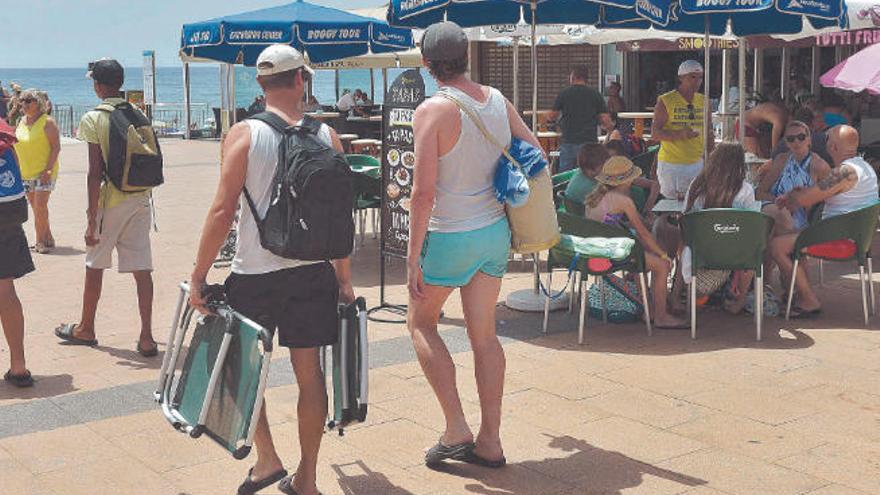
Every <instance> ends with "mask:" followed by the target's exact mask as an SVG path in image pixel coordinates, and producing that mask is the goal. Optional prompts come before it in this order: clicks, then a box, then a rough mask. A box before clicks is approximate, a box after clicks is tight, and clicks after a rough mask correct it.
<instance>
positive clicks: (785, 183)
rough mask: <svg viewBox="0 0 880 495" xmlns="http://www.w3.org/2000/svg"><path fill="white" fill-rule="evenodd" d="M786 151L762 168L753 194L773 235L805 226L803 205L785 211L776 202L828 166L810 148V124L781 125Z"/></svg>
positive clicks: (816, 177)
mask: <svg viewBox="0 0 880 495" xmlns="http://www.w3.org/2000/svg"><path fill="white" fill-rule="evenodd" d="M784 136H785V138H784V140H785V144H786V146H787V147H788V150H789V151H788V152H787V153H782V154H780V155H779V156H777V157H776V158H775V159H774V160H773V161H772V162H770V163H769V165H767V166H766V167H762V169H763V170H762V173H761V179H760V181H759V182H758V188H757V191H756V192H755V197H756V198H757V199H758V200H759V201H761V202H762V204H763V208H762V210H763V211H764V213H766V214H768V215H770V216H771V217H773V220H774V221H775V223H774V224H773V236H774V237H775V236H779V235H785V234H790V233H793V232H798V231H801V230H803V229H804V227H806V226H807V211H806V210H805V209H803V208H796V209H794V210H789V209H788V208H784V207H781V206H779V205H778V204H777V203H776V201H777V199H778V198H780V197H783V196H784V195H786V194H788V193H789V192H791V191H793V190H795V189H801V188H808V187H811V186H813V185H814V184H817V183H818V182H819V181H820V180H822V179H824V178H825V177H826V176H827V175H828V174H829V173H831V167H830V166H829V165H828V163H827V162H826V161H825V160H823V159H822V157H820V156H819V155H817V154H816V153H813V152H812V150H811V148H810V143H811V139H810V138H811V131H810V126H808V125H807V124H805V123H804V122H801V121H799V120H792V121H791V122H789V123H788V125H786V126H785V133H784Z"/></svg>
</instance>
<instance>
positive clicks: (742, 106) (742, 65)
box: [737, 38, 747, 144]
mask: <svg viewBox="0 0 880 495" xmlns="http://www.w3.org/2000/svg"><path fill="white" fill-rule="evenodd" d="M746 49H747V48H746V39H745V38H740V39H739V64H738V66H737V72H739V83H738V84H739V105H738V107H739V108H738V109H737V110H738V112H739V126H740V129H743V130H741V131H740V132H739V142H740V144H742V143H743V141H744V139H745V135H746V133H745V121H746Z"/></svg>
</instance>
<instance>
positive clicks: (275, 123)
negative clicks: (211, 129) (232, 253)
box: [244, 112, 354, 261]
mask: <svg viewBox="0 0 880 495" xmlns="http://www.w3.org/2000/svg"><path fill="white" fill-rule="evenodd" d="M250 119H252V120H259V121H261V122H265V123H266V124H268V125H270V126H271V127H272V128H273V129H275V130H276V131H278V132H280V133H281V134H282V135H283V138H282V139H281V143H280V144H279V146H278V165H277V167H276V169H275V177H274V178H273V179H272V185H271V187H272V195H271V199H270V201H269V209H268V210H267V211H266V216H265V218H262V219H261V218H260V216H259V215H258V214H257V208H256V206H255V205H254V201H253V199H252V198H251V195H250V193H248V190H247V188H245V189H244V196H245V198H246V199H247V202H248V206H250V209H251V214H252V215H253V217H254V220H255V221H256V222H257V227H258V230H259V231H260V244H261V245H262V246H263V248H265V249H267V250H268V251H270V252H272V253H273V254H276V255H278V256H281V257H282V258H289V259H296V260H305V261H320V260H333V259H341V258H345V257H346V256H348V255H349V254H351V250H352V247H353V245H354V221H353V219H352V212H353V208H354V176H353V174H352V171H351V167H349V165H348V162H346V161H345V156H344V155H343V154H342V153H339V152H338V151H336V150H334V149H333V148H331V147H328V146H327V145H326V144H324V143H323V142H321V140H320V139H318V137H317V134H318V131H319V130H320V129H321V123H320V122H318V121H317V120H315V119H312V118H311V117H309V116H306V117H305V118H304V119H303V121H302V124H301V125H299V126H292V125H290V124H288V123H287V121H285V120H284V119H282V118H281V117H279V116H278V115H276V114H274V113H272V112H262V113H259V114H257V115H254V116H252V117H250Z"/></svg>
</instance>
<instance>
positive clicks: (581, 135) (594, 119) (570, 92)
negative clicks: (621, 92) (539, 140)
mask: <svg viewBox="0 0 880 495" xmlns="http://www.w3.org/2000/svg"><path fill="white" fill-rule="evenodd" d="M569 81H570V82H571V86H569V87H567V88H565V89H563V90H562V91H561V92H560V93H559V95H558V96H557V97H556V103H554V104H553V112H552V113H551V114H550V118H551V119H554V120H555V119H556V118H557V117H559V114H560V113H561V114H562V117H561V119H560V125H561V128H562V139H561V140H560V144H559V171H560V172H562V171H565V170H569V169H572V168H575V167H576V166H577V154H578V150H579V149H580V147H581V145H582V144H584V143H595V142H597V141H598V132H597V127H598V126H599V125H600V124H601V125H602V127H610V125H611V123H610V117H609V115H608V107H607V106H606V104H605V99H604V98H602V95H601V94H600V93H599V91H597V90H596V89H595V88H591V87H589V86H587V66H586V65H577V66H575V67H574V68H573V69H572V71H571V76H570V77H569Z"/></svg>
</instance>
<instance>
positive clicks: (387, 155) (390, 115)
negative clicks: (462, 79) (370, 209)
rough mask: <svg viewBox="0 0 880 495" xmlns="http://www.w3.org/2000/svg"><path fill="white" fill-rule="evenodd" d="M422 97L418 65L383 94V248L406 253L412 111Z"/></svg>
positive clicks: (413, 156) (412, 154) (412, 153)
mask: <svg viewBox="0 0 880 495" xmlns="http://www.w3.org/2000/svg"><path fill="white" fill-rule="evenodd" d="M424 99H425V81H424V79H422V75H421V74H420V73H419V71H418V70H417V69H412V70H408V71H406V72H404V73H403V74H401V75H399V76H397V79H395V80H394V83H393V84H392V85H391V87H390V88H389V89H388V93H387V94H386V95H385V104H384V119H385V126H384V134H383V136H382V186H383V187H382V252H383V254H390V255H395V256H401V257H406V254H407V243H408V242H409V207H410V195H411V194H412V183H413V166H414V165H415V163H416V154H415V146H414V139H413V127H412V121H413V115H414V114H415V109H416V107H417V106H419V104H420V103H422V101H424Z"/></svg>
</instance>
